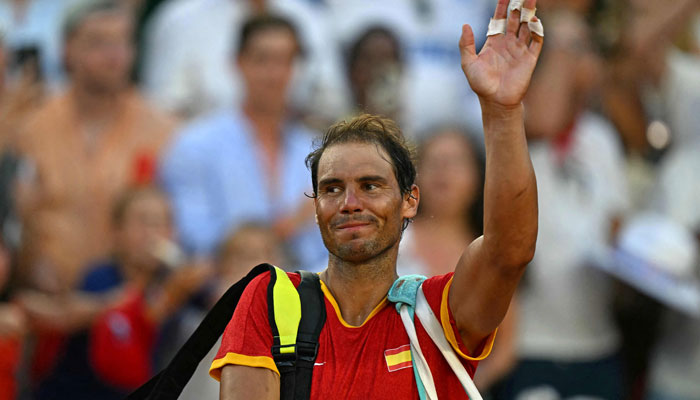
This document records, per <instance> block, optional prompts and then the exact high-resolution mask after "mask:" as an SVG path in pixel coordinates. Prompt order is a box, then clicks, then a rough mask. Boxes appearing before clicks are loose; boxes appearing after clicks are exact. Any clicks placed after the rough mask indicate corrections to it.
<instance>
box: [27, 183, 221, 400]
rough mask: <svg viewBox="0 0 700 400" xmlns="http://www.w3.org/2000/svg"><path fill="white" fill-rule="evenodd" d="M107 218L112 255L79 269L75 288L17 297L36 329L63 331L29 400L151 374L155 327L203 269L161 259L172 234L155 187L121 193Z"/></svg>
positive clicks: (92, 392) (87, 393)
mask: <svg viewBox="0 0 700 400" xmlns="http://www.w3.org/2000/svg"><path fill="white" fill-rule="evenodd" d="M112 218H113V222H114V231H115V232H114V233H115V235H114V239H115V253H114V258H112V259H108V260H106V261H103V262H102V263H98V264H94V265H92V266H91V268H90V269H88V270H87V271H86V274H85V276H84V277H83V280H82V284H81V285H80V291H81V292H80V293H79V294H75V295H71V296H70V298H67V299H66V298H65V297H59V296H45V295H44V297H43V298H42V295H41V294H38V293H25V294H23V296H21V297H20V303H21V304H22V305H23V307H24V308H25V310H26V311H27V313H28V315H29V316H30V319H31V320H32V322H33V323H34V325H35V326H37V327H38V328H39V329H54V330H59V331H61V332H64V333H68V334H71V336H70V338H69V340H68V341H67V343H66V345H65V347H64V348H63V349H62V350H61V352H60V353H59V355H58V359H57V361H56V363H55V367H54V368H53V370H52V372H51V373H50V374H49V376H48V377H47V378H46V379H44V381H43V382H42V383H41V385H40V386H39V388H38V390H37V393H36V398H37V399H68V398H70V399H112V398H114V399H121V398H123V397H124V396H125V395H126V394H127V393H128V392H129V391H131V390H133V389H134V388H136V387H137V386H138V385H140V384H142V383H144V382H145V381H146V380H147V379H148V378H150V376H151V375H152V374H153V372H154V371H153V358H154V354H155V351H156V345H157V342H156V337H157V332H158V329H159V327H160V326H161V324H162V323H163V322H164V321H165V320H166V319H167V318H168V317H169V316H171V315H173V313H175V312H176V311H177V310H179V308H180V307H181V305H182V304H183V303H184V301H186V300H187V299H188V298H189V297H190V295H191V294H192V293H194V292H196V291H197V290H199V289H200V288H201V287H202V285H203V283H204V282H205V280H206V279H207V278H208V276H209V273H210V272H211V270H210V269H209V268H207V267H206V266H204V265H199V264H193V265H182V262H181V261H182V260H180V261H174V263H172V264H171V265H168V264H170V263H171V260H168V259H167V258H166V257H163V256H162V252H159V251H158V247H159V246H162V245H163V242H166V243H167V242H169V241H170V240H172V236H173V227H172V221H171V216H170V209H169V206H168V201H167V198H166V197H165V195H164V194H162V193H161V192H160V191H158V190H156V189H153V188H150V187H140V188H135V189H131V190H128V191H126V192H125V193H123V194H122V195H121V197H120V198H119V199H118V201H117V202H116V204H115V206H114V211H113V214H112ZM168 267H170V268H171V269H170V270H168ZM66 320H70V321H71V322H70V323H68V322H66Z"/></svg>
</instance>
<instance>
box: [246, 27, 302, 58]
mask: <svg viewBox="0 0 700 400" xmlns="http://www.w3.org/2000/svg"><path fill="white" fill-rule="evenodd" d="M296 46H297V43H296V39H295V38H294V35H293V34H292V32H291V31H290V30H289V29H287V28H285V27H268V28H264V29H260V30H259V31H256V32H253V33H252V34H251V35H250V37H249V38H248V41H247V43H246V44H245V47H244V53H245V52H246V51H261V50H265V51H275V52H287V51H290V50H296Z"/></svg>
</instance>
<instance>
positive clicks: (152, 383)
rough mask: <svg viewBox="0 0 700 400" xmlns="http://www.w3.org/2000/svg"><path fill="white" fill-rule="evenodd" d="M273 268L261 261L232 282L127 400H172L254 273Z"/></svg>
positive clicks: (204, 353) (228, 315)
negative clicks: (168, 358)
mask: <svg viewBox="0 0 700 400" xmlns="http://www.w3.org/2000/svg"><path fill="white" fill-rule="evenodd" d="M271 268H273V267H272V266H271V265H270V264H260V265H258V266H256V267H255V268H253V269H252V270H251V271H250V272H249V273H248V275H246V276H245V277H244V278H243V279H241V280H240V281H238V282H236V283H235V284H234V285H232V286H231V287H230V288H229V289H228V290H227V291H226V293H225V294H224V295H223V296H222V297H221V299H219V301H218V302H217V303H216V304H215V305H214V307H212V309H211V310H210V311H209V313H207V315H206V316H205V317H204V320H202V322H201V323H200V324H199V326H198V327H197V329H196V330H195V331H194V333H192V335H191V336H190V338H189V339H187V342H185V344H184V345H183V346H182V348H180V350H179V351H178V352H177V354H175V357H173V359H172V361H170V363H169V364H168V366H167V367H165V369H163V370H162V371H161V372H160V373H158V374H157V375H155V376H154V377H153V378H151V380H149V381H148V382H146V383H145V384H143V385H142V386H141V387H139V388H138V389H136V390H135V391H134V392H133V393H131V394H130V395H129V396H128V397H127V399H129V400H143V399H145V400H175V399H177V398H178V397H179V396H180V393H182V390H183V389H184V388H185V385H187V382H189V380H190V378H192V375H193V374H194V371H195V370H196V369H197V365H199V362H200V361H201V360H202V359H203V358H204V356H206V355H207V353H208V352H209V350H210V349H211V348H212V346H214V344H215V343H216V341H217V340H218V339H219V337H220V336H221V334H222V333H223V332H224V330H225V329H226V325H228V322H229V321H230V320H231V317H232V316H233V311H234V310H235V309H236V305H238V301H239V300H240V299H241V295H242V294H243V291H244V290H245V288H246V286H248V283H250V281H252V280H253V278H255V277H256V276H258V275H260V274H262V273H263V272H265V271H269V270H270V269H271Z"/></svg>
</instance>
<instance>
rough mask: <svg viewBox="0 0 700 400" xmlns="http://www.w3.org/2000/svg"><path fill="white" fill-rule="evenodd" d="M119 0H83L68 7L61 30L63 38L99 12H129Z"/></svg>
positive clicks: (65, 38)
mask: <svg viewBox="0 0 700 400" xmlns="http://www.w3.org/2000/svg"><path fill="white" fill-rule="evenodd" d="M122 3H123V2H121V1H119V0H81V1H78V2H77V3H75V4H74V5H72V6H71V7H70V8H68V11H67V12H66V14H65V16H64V18H63V25H62V28H61V32H62V34H63V40H67V39H68V38H70V37H71V36H72V35H73V34H74V33H75V32H76V31H77V30H78V29H79V28H80V26H81V25H82V24H83V23H84V22H85V20H86V19H88V18H89V17H91V16H93V15H95V14H99V13H111V12H118V13H127V15H131V14H130V13H129V11H128V8H126V7H125V6H124V4H122Z"/></svg>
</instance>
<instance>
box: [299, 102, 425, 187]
mask: <svg viewBox="0 0 700 400" xmlns="http://www.w3.org/2000/svg"><path fill="white" fill-rule="evenodd" d="M342 143H372V144H376V145H377V146H379V147H381V148H382V149H384V151H386V153H387V154H388V155H389V157H390V159H391V160H390V161H391V165H392V167H393V169H394V175H395V176H396V181H397V182H398V183H399V189H400V190H401V194H402V195H406V194H408V195H410V194H411V187H412V186H413V184H414V182H415V180H416V167H415V164H414V150H413V148H412V146H410V145H409V144H408V143H407V142H406V140H405V139H404V137H403V134H402V133H401V130H400V129H399V127H398V126H397V125H396V123H395V122H394V121H392V120H390V119H388V118H384V117H380V116H377V115H370V114H361V115H358V116H356V117H354V118H352V119H350V120H349V121H342V122H338V123H336V124H334V125H332V126H331V127H330V128H328V130H327V131H326V133H325V134H324V135H323V137H322V138H321V140H320V142H317V143H316V144H315V146H314V147H315V149H314V151H312V152H311V153H310V154H309V155H308V156H306V166H307V167H308V168H309V169H310V170H311V183H312V185H313V190H314V193H313V196H310V197H316V195H317V193H318V192H317V190H318V163H319V161H320V160H321V156H322V155H323V152H324V151H326V149H327V148H329V147H331V146H333V145H336V144H342Z"/></svg>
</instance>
